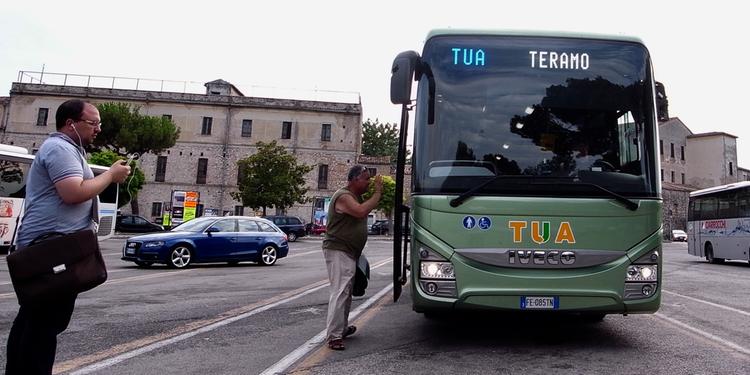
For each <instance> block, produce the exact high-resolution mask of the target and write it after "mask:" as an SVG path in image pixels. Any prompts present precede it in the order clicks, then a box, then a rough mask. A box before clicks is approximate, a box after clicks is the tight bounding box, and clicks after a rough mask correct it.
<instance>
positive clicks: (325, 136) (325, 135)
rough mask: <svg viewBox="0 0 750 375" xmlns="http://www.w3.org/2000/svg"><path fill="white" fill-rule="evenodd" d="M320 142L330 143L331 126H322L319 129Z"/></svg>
mask: <svg viewBox="0 0 750 375" xmlns="http://www.w3.org/2000/svg"><path fill="white" fill-rule="evenodd" d="M320 140H321V141H330V140H331V124H323V126H322V127H321V129H320Z"/></svg>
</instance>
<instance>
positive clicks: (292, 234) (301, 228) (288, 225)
mask: <svg viewBox="0 0 750 375" xmlns="http://www.w3.org/2000/svg"><path fill="white" fill-rule="evenodd" d="M263 218H264V219H268V220H270V221H272V222H273V223H274V224H276V226H277V227H279V228H281V230H283V231H284V233H286V235H287V236H289V242H294V241H297V238H299V237H302V236H304V235H305V234H306V233H305V224H304V223H303V222H302V220H301V219H300V218H298V217H296V216H283V215H273V216H263Z"/></svg>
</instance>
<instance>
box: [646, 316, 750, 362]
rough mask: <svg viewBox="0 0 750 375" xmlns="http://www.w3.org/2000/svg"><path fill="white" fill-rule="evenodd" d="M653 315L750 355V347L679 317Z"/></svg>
mask: <svg viewBox="0 0 750 375" xmlns="http://www.w3.org/2000/svg"><path fill="white" fill-rule="evenodd" d="M653 316H654V317H657V318H659V319H662V320H665V321H667V322H669V323H671V324H673V325H676V326H678V327H680V328H682V329H685V330H688V331H691V332H693V333H695V334H697V335H699V336H702V337H703V338H706V339H709V340H711V341H713V342H715V343H718V344H720V345H724V346H726V347H728V348H730V349H733V350H736V351H738V352H740V353H742V354H744V355H748V356H750V349H747V348H744V347H742V346H740V345H737V344H735V343H733V342H731V341H729V340H725V339H723V338H721V337H719V336H716V335H713V334H710V333H708V332H706V331H703V330H700V329H698V328H695V327H691V326H690V325H688V324H685V323H683V322H681V321H679V320H677V319H674V318H670V317H668V316H666V315H664V314H662V313H655V314H654V315H653Z"/></svg>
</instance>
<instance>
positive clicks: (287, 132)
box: [281, 121, 292, 139]
mask: <svg viewBox="0 0 750 375" xmlns="http://www.w3.org/2000/svg"><path fill="white" fill-rule="evenodd" d="M291 138H292V122H291V121H284V122H283V123H282V124H281V139H291Z"/></svg>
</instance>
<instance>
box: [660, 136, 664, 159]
mask: <svg viewBox="0 0 750 375" xmlns="http://www.w3.org/2000/svg"><path fill="white" fill-rule="evenodd" d="M659 155H664V141H662V140H661V139H660V140H659Z"/></svg>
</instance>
